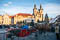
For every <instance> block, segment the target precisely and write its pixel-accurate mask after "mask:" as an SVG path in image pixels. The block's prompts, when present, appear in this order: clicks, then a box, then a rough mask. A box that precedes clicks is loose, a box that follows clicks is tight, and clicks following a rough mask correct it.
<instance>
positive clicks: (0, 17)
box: [0, 16, 3, 25]
mask: <svg viewBox="0 0 60 40" xmlns="http://www.w3.org/2000/svg"><path fill="white" fill-rule="evenodd" d="M2 22H3V19H2V16H0V25H1V24H2Z"/></svg>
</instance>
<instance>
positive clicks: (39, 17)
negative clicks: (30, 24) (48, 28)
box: [33, 4, 43, 22]
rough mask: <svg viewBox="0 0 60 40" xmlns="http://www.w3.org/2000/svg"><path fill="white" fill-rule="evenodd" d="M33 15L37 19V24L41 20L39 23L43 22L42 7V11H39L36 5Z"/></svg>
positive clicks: (41, 9)
mask: <svg viewBox="0 0 60 40" xmlns="http://www.w3.org/2000/svg"><path fill="white" fill-rule="evenodd" d="M33 15H34V18H35V21H36V22H37V21H38V20H39V21H43V8H42V6H41V5H40V9H39V10H37V8H36V4H35V5H34V9H33Z"/></svg>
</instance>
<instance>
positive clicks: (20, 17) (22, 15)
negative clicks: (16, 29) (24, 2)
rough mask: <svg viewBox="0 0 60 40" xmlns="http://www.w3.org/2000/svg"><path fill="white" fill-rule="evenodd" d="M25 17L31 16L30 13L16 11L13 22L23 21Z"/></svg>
mask: <svg viewBox="0 0 60 40" xmlns="http://www.w3.org/2000/svg"><path fill="white" fill-rule="evenodd" d="M26 18H33V16H32V14H26V13H18V14H16V15H15V16H14V24H16V23H17V22H20V21H24V20H25V19H26Z"/></svg>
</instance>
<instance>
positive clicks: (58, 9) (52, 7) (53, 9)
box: [43, 3, 60, 17]
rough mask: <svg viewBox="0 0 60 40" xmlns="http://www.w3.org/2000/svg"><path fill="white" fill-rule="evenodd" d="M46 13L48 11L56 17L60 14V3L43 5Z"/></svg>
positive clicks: (51, 15)
mask: <svg viewBox="0 0 60 40" xmlns="http://www.w3.org/2000/svg"><path fill="white" fill-rule="evenodd" d="M43 9H44V14H46V13H48V15H49V16H50V17H56V16H57V15H60V5H58V4H51V3H50V4H46V5H43Z"/></svg>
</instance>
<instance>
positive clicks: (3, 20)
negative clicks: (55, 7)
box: [0, 4, 44, 25]
mask: <svg viewBox="0 0 60 40" xmlns="http://www.w3.org/2000/svg"><path fill="white" fill-rule="evenodd" d="M29 18H30V19H34V21H35V22H37V21H38V20H39V21H43V19H44V18H43V8H42V6H41V5H40V9H39V10H37V8H36V4H35V5H34V8H33V14H30V13H28V14H27V13H18V14H16V15H13V16H10V15H8V14H5V15H3V16H0V24H3V25H10V24H16V23H17V22H20V21H24V20H25V19H29Z"/></svg>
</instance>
